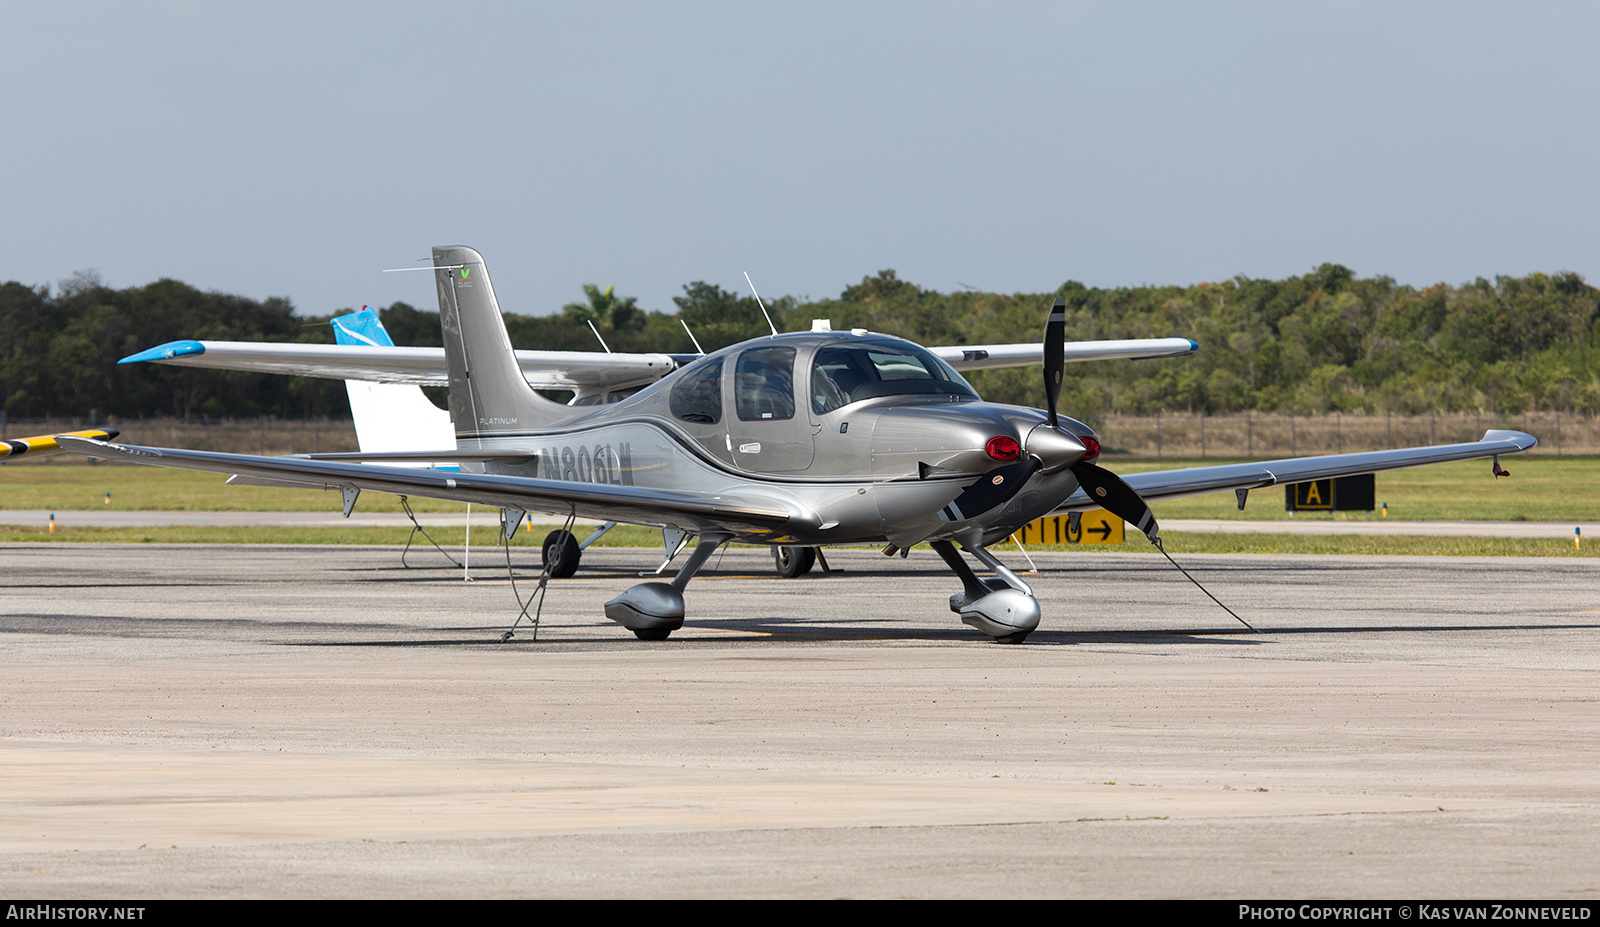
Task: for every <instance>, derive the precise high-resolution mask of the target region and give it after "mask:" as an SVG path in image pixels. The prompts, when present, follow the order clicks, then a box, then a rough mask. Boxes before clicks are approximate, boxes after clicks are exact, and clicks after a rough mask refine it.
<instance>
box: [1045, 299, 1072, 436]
mask: <svg viewBox="0 0 1600 927" xmlns="http://www.w3.org/2000/svg"><path fill="white" fill-rule="evenodd" d="M1066 341H1067V301H1066V300H1065V299H1064V298H1062V297H1060V296H1057V297H1056V302H1055V305H1053V306H1051V307H1050V319H1049V321H1047V322H1045V326H1044V405H1045V411H1046V412H1047V413H1048V417H1047V418H1046V421H1047V422H1048V423H1049V425H1050V427H1051V428H1055V427H1057V426H1058V423H1059V422H1060V418H1059V417H1058V416H1057V415H1056V402H1057V400H1059V399H1060V398H1061V372H1062V370H1063V368H1065V367H1066V365H1067V345H1066Z"/></svg>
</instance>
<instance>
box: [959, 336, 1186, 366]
mask: <svg viewBox="0 0 1600 927" xmlns="http://www.w3.org/2000/svg"><path fill="white" fill-rule="evenodd" d="M928 350H929V351H932V352H933V354H934V356H935V357H938V358H939V359H940V360H942V361H944V362H945V363H947V364H949V365H950V366H952V367H954V368H956V369H957V370H992V369H994V368H996V367H1033V366H1039V365H1042V364H1043V363H1044V344H1043V343H1041V342H1038V341H1034V342H1030V343H1028V344H967V345H947V346H943V347H937V348H929V349H928ZM1198 350H1200V345H1198V344H1196V343H1195V342H1193V341H1190V340H1189V339H1187V338H1133V339H1130V340H1126V341H1068V342H1067V343H1066V358H1065V359H1066V361H1067V362H1068V363H1072V362H1074V361H1078V362H1081V361H1097V360H1145V359H1147V358H1153V357H1186V356H1188V355H1190V354H1193V353H1194V352H1196V351H1198Z"/></svg>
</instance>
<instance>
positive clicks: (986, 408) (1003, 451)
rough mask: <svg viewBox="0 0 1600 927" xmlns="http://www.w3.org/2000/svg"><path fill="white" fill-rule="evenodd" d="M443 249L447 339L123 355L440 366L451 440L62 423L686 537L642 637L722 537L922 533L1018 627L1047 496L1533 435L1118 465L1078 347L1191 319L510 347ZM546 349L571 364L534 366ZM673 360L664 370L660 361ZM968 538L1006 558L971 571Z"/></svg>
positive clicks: (239, 463)
mask: <svg viewBox="0 0 1600 927" xmlns="http://www.w3.org/2000/svg"><path fill="white" fill-rule="evenodd" d="M433 258H434V260H433V271H434V278H435V285H436V288H437V291H438V297H439V316H440V324H441V328H442V330H443V334H444V345H445V346H444V348H443V349H442V350H440V351H437V352H436V353H428V349H402V348H395V347H363V346H354V347H350V346H331V345H330V346H324V345H314V346H311V345H305V346H281V345H274V346H259V345H249V344H240V343H208V342H174V343H173V344H171V345H164V346H162V347H161V348H156V349H152V350H151V351H147V352H144V353H143V354H141V355H136V356H135V357H134V358H129V360H135V359H139V360H152V361H155V362H158V363H179V364H187V365H199V366H224V367H231V368H232V369H276V370H280V371H286V372H287V371H288V370H289V368H293V369H292V372H296V373H312V374H316V375H322V376H334V377H339V378H349V377H354V378H357V379H368V380H379V381H385V382H440V380H441V379H442V381H443V382H445V383H447V384H448V387H449V412H450V420H451V423H452V425H453V428H454V434H455V447H454V448H453V449H452V448H439V449H436V450H432V451H429V450H417V451H408V452H403V453H398V454H396V453H388V454H340V455H312V456H309V457H307V456H298V457H258V456H252V455H243V454H215V453H209V452H204V451H190V450H178V449H171V448H144V447H130V446H125V445H120V444H111V443H106V442H101V441H93V440H87V439H82V438H72V437H68V436H62V437H61V439H60V441H61V444H62V446H63V447H67V448H69V449H71V450H74V451H77V452H79V453H84V454H89V455H91V456H96V457H114V458H120V459H125V460H128V461H131V462H136V463H142V464H150V465H155V466H169V467H184V468H189V469H196V470H211V471H216V472H220V473H229V474H235V475H236V478H238V479H241V480H248V481H251V482H268V483H275V484H289V485H301V486H320V487H324V488H328V489H339V490H341V495H342V497H343V500H344V504H345V509H346V512H347V513H348V512H349V510H350V507H352V506H353V505H354V504H355V500H356V497H357V496H358V495H359V494H360V492H361V491H363V490H374V491H379V492H389V493H397V494H404V495H415V496H428V497H434V498H441V499H453V500H458V501H463V502H474V503H479V504H488V505H495V506H499V507H501V508H503V509H505V510H506V512H507V513H508V517H507V518H506V519H505V524H506V526H507V532H508V536H509V534H510V533H514V532H515V530H516V526H517V525H518V524H520V523H521V521H522V514H523V513H524V512H528V511H541V512H547V513H552V514H557V515H560V516H563V517H567V518H573V517H577V518H593V519H597V520H601V521H617V522H624V523H631V524H639V525H651V526H655V527H659V528H662V529H663V530H664V532H665V533H667V534H669V535H671V536H674V537H677V536H684V535H689V536H694V537H697V538H698V539H699V540H698V543H697V544H696V545H695V546H694V549H693V552H692V553H691V555H690V556H689V558H688V560H687V562H686V563H685V564H684V565H683V566H682V567H681V568H680V569H679V570H678V572H677V574H676V575H675V576H674V577H673V578H672V579H671V581H669V582H646V583H640V584H637V585H634V586H633V587H631V588H629V589H627V590H625V591H623V592H622V593H621V594H620V595H618V596H616V597H615V598H613V599H611V600H610V601H609V602H607V603H606V606H605V613H606V616H607V617H608V618H610V619H612V620H613V621H616V622H617V623H619V624H621V625H623V626H624V627H626V628H628V629H629V630H631V631H633V632H634V633H635V634H636V635H637V636H638V637H640V638H644V639H650V640H659V639H662V638H664V637H666V636H667V635H669V634H670V633H671V632H672V631H673V630H675V629H677V628H678V627H680V626H681V625H682V624H683V621H684V617H685V614H686V607H685V600H684V589H685V587H687V585H688V583H689V581H690V580H691V579H692V578H693V577H694V575H695V574H696V573H697V572H698V571H699V570H700V568H701V567H702V566H703V565H704V564H705V562H706V560H707V559H708V558H709V557H710V556H711V554H712V553H714V552H715V551H716V549H717V548H718V547H719V546H721V545H722V544H724V543H726V542H728V541H741V542H746V543H758V544H769V545H773V546H775V547H794V548H806V547H818V548H820V547H824V546H830V545H841V544H884V545H885V546H884V552H885V553H886V554H893V553H896V552H900V553H902V554H904V552H905V551H908V550H909V549H910V548H912V547H913V546H915V545H917V544H919V543H924V542H926V543H927V544H928V545H929V546H930V547H932V548H933V550H934V551H936V552H937V553H938V554H939V556H940V558H941V559H942V560H944V562H945V563H946V564H947V565H948V566H949V567H950V569H951V570H952V571H953V572H954V573H955V574H956V576H957V577H958V578H959V579H960V580H961V584H962V590H961V592H959V593H957V594H956V595H954V596H951V598H950V607H951V609H952V610H953V611H955V612H956V613H958V614H959V615H960V617H961V620H962V621H963V622H965V623H967V624H968V625H971V626H972V627H974V628H976V629H978V630H980V631H982V632H983V633H984V634H986V635H988V636H989V637H991V638H993V639H994V640H996V641H1000V642H1007V643H1015V642H1019V641H1021V640H1022V639H1023V638H1025V637H1027V636H1028V634H1029V633H1030V632H1032V631H1033V630H1034V629H1035V628H1036V627H1037V626H1038V624H1039V620H1040V607H1039V602H1038V600H1037V599H1036V598H1035V597H1034V595H1033V591H1032V589H1031V588H1029V586H1028V585H1027V583H1025V582H1023V581H1022V580H1021V578H1019V577H1018V576H1017V575H1016V574H1015V573H1013V572H1012V571H1011V570H1009V569H1008V568H1007V567H1006V566H1005V565H1004V564H1003V563H1001V562H1000V560H999V558H997V557H996V556H995V555H994V554H993V553H991V552H990V551H989V549H988V546H989V545H991V544H995V543H997V542H999V541H1002V540H1003V539H1005V538H1006V537H1008V536H1009V535H1010V534H1011V533H1013V532H1014V531H1016V530H1017V529H1018V528H1019V527H1021V526H1022V525H1024V524H1026V523H1028V522H1029V521H1032V520H1033V519H1035V518H1038V517H1040V516H1042V515H1045V514H1047V513H1049V512H1052V511H1057V510H1061V509H1065V510H1084V509H1089V508H1096V507H1103V508H1106V509H1108V510H1109V511H1111V512H1112V513H1114V514H1116V515H1118V516H1120V517H1122V518H1123V519H1124V520H1126V521H1129V522H1131V523H1133V524H1135V525H1137V526H1138V528H1139V530H1141V531H1143V532H1144V533H1145V534H1146V535H1147V536H1148V537H1149V538H1150V539H1151V540H1152V541H1153V542H1156V543H1158V544H1159V538H1158V535H1157V524H1156V520H1155V517H1154V516H1153V514H1152V513H1151V511H1150V506H1149V504H1148V503H1147V501H1146V500H1147V499H1151V498H1163V497H1169V496H1177V495H1187V494H1192V493H1199V492H1216V491H1219V490H1226V489H1233V490H1243V491H1248V490H1249V489H1254V488H1259V487H1263V486H1270V485H1275V484H1278V483H1284V482H1300V481H1302V480H1307V479H1320V478H1323V477H1328V476H1343V475H1349V474H1357V473H1370V472H1374V471H1377V470H1386V469H1390V468H1394V467H1407V466H1415V465H1418V464H1424V463H1434V462H1440V461H1446V460H1462V459H1468V458H1475V457H1492V456H1494V455H1497V454H1509V453H1515V452H1517V451H1522V450H1527V449H1528V448H1531V447H1533V446H1534V445H1535V444H1536V443H1537V442H1536V441H1535V440H1534V439H1533V438H1532V437H1531V436H1529V435H1525V434H1522V433H1521V432H1512V431H1490V432H1488V433H1486V434H1485V435H1484V437H1483V439H1482V440H1480V441H1474V442H1467V443H1463V444H1453V445H1443V446H1439V447H1425V448H1404V449H1400V450H1392V451H1374V452H1369V453H1359V454H1340V455H1332V456H1327V457H1311V458H1298V459H1292V460H1277V461H1265V462H1261V463H1252V464H1229V465H1222V466H1217V467H1200V468H1192V469H1187V470H1176V471H1162V472H1155V473H1141V474H1136V475H1134V476H1132V477H1130V478H1129V479H1128V480H1123V479H1122V478H1120V477H1118V476H1116V475H1115V474H1113V473H1111V472H1110V471H1108V470H1106V469H1104V468H1102V467H1100V466H1099V465H1097V464H1096V462H1095V461H1096V459H1097V458H1098V456H1099V454H1100V443H1099V440H1098V438H1097V437H1096V436H1095V434H1094V432H1093V431H1092V430H1091V429H1090V428H1089V427H1088V426H1087V425H1085V424H1083V423H1082V422H1078V421H1075V420H1073V419H1070V418H1067V417H1065V416H1062V415H1060V414H1059V411H1058V409H1057V405H1058V402H1059V398H1060V392H1061V383H1062V379H1063V377H1064V366H1065V363H1066V360H1067V359H1068V358H1069V357H1070V358H1072V359H1075V360H1081V359H1086V358H1096V357H1152V356H1174V355H1178V354H1186V353H1190V352H1192V351H1193V350H1194V349H1195V347H1196V346H1195V344H1194V343H1193V342H1190V341H1187V340H1185V339H1160V340H1149V341H1131V342H1077V343H1072V344H1064V342H1063V337H1064V333H1065V304H1064V302H1063V301H1062V300H1059V299H1058V300H1057V301H1056V303H1055V305H1054V306H1053V307H1052V308H1051V310H1050V318H1049V320H1048V322H1047V324H1046V327H1045V338H1044V340H1043V342H1042V344H1038V345H987V346H975V347H973V346H966V347H963V346H954V347H948V348H936V349H931V350H930V349H927V348H923V347H920V346H918V345H915V344H912V343H911V342H909V341H905V340H902V339H899V338H894V337H891V336H888V335H883V334H878V333H874V332H869V331H865V330H862V329H856V330H852V331H849V332H842V331H841V332H836V331H832V330H829V329H828V327H827V326H826V324H824V323H820V322H819V323H818V324H817V325H815V326H814V327H813V330H812V331H809V332H798V333H788V334H773V335H771V336H766V337H761V338H756V339H753V340H750V341H746V342H744V343H742V344H737V345H732V346H730V347H727V348H723V349H722V350H720V351H715V352H713V353H711V354H707V355H703V356H702V355H687V356H684V357H681V358H678V357H671V356H667V355H633V356H629V355H620V354H607V355H598V356H589V355H585V356H583V357H574V356H573V355H567V354H563V353H562V352H516V351H513V350H512V348H511V345H510V342H509V339H508V338H507V336H506V330H505V325H504V322H503V321H502V319H501V316H500V309H499V305H498V303H497V301H496V299H495V296H494V290H493V287H492V286H491V284H490V282H489V275H488V273H487V270H486V268H485V267H484V263H483V258H482V257H481V256H480V255H479V254H478V253H477V252H476V251H473V250H472V249H470V248H465V247H441V248H435V249H434V252H433ZM298 348H316V349H317V350H316V351H311V352H306V351H298V350H297V349H298ZM208 355H209V356H210V358H211V360H210V361H208V360H207V359H206V358H207V356H208ZM313 355H314V356H313ZM558 355H559V356H558ZM1041 361H1042V363H1043V367H1044V380H1045V406H1046V409H1045V410H1043V411H1041V410H1038V409H1028V408H1022V407H1018V406H1008V405H999V404H995V403H988V402H984V401H983V400H982V399H981V398H979V396H978V394H977V393H976V392H975V391H974V390H973V389H972V387H971V386H970V385H968V383H967V382H966V380H964V379H963V378H962V377H961V374H960V373H959V372H958V368H965V369H984V368H987V367H996V366H1015V365H1022V364H1032V363H1040V362H1041ZM546 363H550V364H555V365H557V367H558V368H559V369H558V370H557V371H556V373H554V374H550V373H548V371H547V372H546V373H542V374H541V373H540V372H539V370H540V369H541V368H540V365H541V364H546ZM252 365H257V366H252ZM260 365H265V366H260ZM669 366H670V367H671V368H672V372H671V373H670V374H668V375H666V376H664V377H662V376H660V374H661V373H662V372H664V370H665V368H666V367H669ZM530 369H531V370H532V372H531V373H530ZM608 377H610V378H611V379H608ZM541 378H542V379H541ZM623 379H626V380H627V384H626V385H630V386H631V385H637V384H638V383H639V382H641V381H653V382H648V385H645V386H644V387H643V388H642V389H639V390H638V392H636V393H633V394H632V395H630V396H627V397H626V398H622V397H621V396H618V395H617V394H616V391H615V390H614V389H613V386H614V385H615V384H617V383H619V382H621V381H622V380H623ZM531 382H543V383H544V384H545V385H549V384H551V383H552V382H566V383H568V384H571V385H570V386H569V387H568V388H573V389H576V390H578V391H579V393H580V397H582V396H590V397H594V399H595V401H596V402H597V403H599V404H596V405H583V406H572V405H563V404H561V403H557V402H554V401H551V400H549V399H547V398H545V397H544V396H542V395H540V394H539V393H537V392H535V390H534V388H533V386H531V385H530V383H531ZM606 399H620V401H614V402H605V400H606ZM399 460H412V461H455V462H457V463H459V465H460V467H461V469H460V470H459V471H445V470H438V469H417V468H402V467H396V466H385V465H384V464H385V463H386V462H395V461H399ZM963 551H965V552H966V553H967V554H970V555H971V556H972V557H974V558H976V559H977V560H978V562H980V563H981V564H983V565H984V566H985V567H987V568H988V569H989V570H991V571H992V572H993V576H991V577H989V578H984V579H980V578H979V577H978V576H977V574H976V573H974V571H973V569H972V567H971V566H970V565H969V564H968V562H967V560H966V558H965V557H964V556H963V553H962V552H963Z"/></svg>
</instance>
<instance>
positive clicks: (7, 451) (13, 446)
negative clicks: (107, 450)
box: [0, 428, 120, 460]
mask: <svg viewBox="0 0 1600 927" xmlns="http://www.w3.org/2000/svg"><path fill="white" fill-rule="evenodd" d="M118 434H120V432H118V431H117V430H116V429H115V428H90V429H89V430H87V431H74V432H72V435H73V437H78V438H96V439H100V440H105V441H109V440H111V439H112V438H115V437H116V436H117V435H118ZM64 450H66V448H64V447H62V446H61V445H60V444H59V443H58V442H57V441H56V436H54V435H37V436H35V437H32V438H12V439H11V440H9V441H6V440H0V460H4V459H5V458H7V457H21V456H22V455H23V454H27V455H28V456H29V457H48V456H50V455H51V454H59V453H61V452H62V451H64Z"/></svg>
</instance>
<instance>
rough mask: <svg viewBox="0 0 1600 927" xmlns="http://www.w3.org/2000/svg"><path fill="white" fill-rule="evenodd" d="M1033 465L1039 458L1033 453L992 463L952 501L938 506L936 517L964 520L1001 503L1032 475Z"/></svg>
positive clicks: (1009, 497) (947, 519)
mask: <svg viewBox="0 0 1600 927" xmlns="http://www.w3.org/2000/svg"><path fill="white" fill-rule="evenodd" d="M1037 469H1039V461H1038V459H1037V458H1035V457H1024V458H1023V459H1022V460H1019V461H1017V462H1016V463H1009V464H1006V465H1005V466H1003V467H995V468H994V469H993V470H990V471H989V472H988V473H985V474H984V475H983V476H980V477H978V479H977V481H976V482H974V483H973V484H972V485H971V486H968V487H967V488H966V489H963V490H962V491H961V495H959V496H956V498H955V501H953V502H951V503H950V504H949V505H947V506H945V507H944V508H942V509H940V510H939V518H940V520H942V521H966V520H967V519H969V518H977V517H978V516H979V515H982V514H983V513H985V512H987V511H990V510H991V509H994V508H997V507H999V506H1002V505H1005V504H1006V503H1007V502H1010V501H1011V497H1012V496H1015V495H1016V494H1017V492H1018V490H1020V489H1022V487H1023V486H1026V485H1027V483H1028V477H1030V476H1033V473H1034V471H1035V470H1037Z"/></svg>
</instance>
